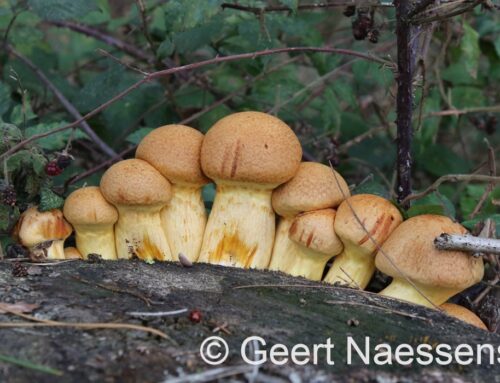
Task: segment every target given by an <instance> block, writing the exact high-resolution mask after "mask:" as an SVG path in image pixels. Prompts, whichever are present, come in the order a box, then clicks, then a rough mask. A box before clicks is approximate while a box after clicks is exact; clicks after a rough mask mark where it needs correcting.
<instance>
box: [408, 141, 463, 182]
mask: <svg viewBox="0 0 500 383" xmlns="http://www.w3.org/2000/svg"><path fill="white" fill-rule="evenodd" d="M415 163H416V164H418V165H420V166H422V167H423V168H424V169H425V170H426V171H427V172H429V173H430V174H432V175H435V176H437V177H440V176H443V175H445V174H451V173H455V174H458V173H467V172H468V171H469V164H468V162H467V160H466V159H464V158H463V157H461V156H459V155H458V154H456V153H455V152H454V151H452V150H451V149H450V148H448V147H446V146H443V145H439V144H435V145H429V146H428V147H426V148H425V149H424V151H423V152H422V153H419V154H418V157H417V158H416V161H415Z"/></svg>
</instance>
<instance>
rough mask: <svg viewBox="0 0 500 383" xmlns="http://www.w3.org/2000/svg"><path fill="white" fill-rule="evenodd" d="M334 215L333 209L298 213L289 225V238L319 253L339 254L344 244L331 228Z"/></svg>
mask: <svg viewBox="0 0 500 383" xmlns="http://www.w3.org/2000/svg"><path fill="white" fill-rule="evenodd" d="M335 215H336V213H335V210H333V209H322V210H316V211H311V212H307V213H303V214H300V215H299V216H297V217H296V218H295V219H294V220H293V222H292V225H291V226H290V229H289V237H290V239H291V240H292V241H294V242H295V243H297V244H299V245H302V246H305V247H307V248H309V249H311V250H314V251H317V252H319V253H323V254H328V255H332V256H333V255H337V254H339V253H340V252H341V251H342V249H343V248H344V245H343V244H342V242H341V241H340V238H339V237H338V236H337V234H335V231H334V230H333V224H334V222H335Z"/></svg>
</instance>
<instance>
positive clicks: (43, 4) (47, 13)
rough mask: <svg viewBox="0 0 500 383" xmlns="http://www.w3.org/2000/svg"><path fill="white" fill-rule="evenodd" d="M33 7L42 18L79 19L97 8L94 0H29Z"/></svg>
mask: <svg viewBox="0 0 500 383" xmlns="http://www.w3.org/2000/svg"><path fill="white" fill-rule="evenodd" d="M28 4H29V5H30V7H31V9H32V10H33V11H34V12H35V13H36V14H37V15H38V16H40V17H41V18H42V19H46V20H67V19H79V18H81V17H83V16H85V15H87V14H88V13H90V12H92V11H95V10H97V9H98V8H97V4H96V3H95V1H94V0H29V1H28Z"/></svg>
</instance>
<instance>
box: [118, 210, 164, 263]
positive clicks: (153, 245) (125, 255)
mask: <svg viewBox="0 0 500 383" xmlns="http://www.w3.org/2000/svg"><path fill="white" fill-rule="evenodd" d="M116 207H117V209H118V222H117V223H116V226H115V238H116V251H117V255H118V258H119V259H130V258H132V257H133V256H137V257H138V258H140V259H142V260H145V261H153V260H157V261H171V260H172V255H171V252H170V248H169V246H168V243H167V238H166V236H165V234H164V232H163V229H162V226H161V219H160V210H161V208H162V207H163V204H162V205H150V206H144V205H141V206H132V205H130V206H123V205H118V206H116Z"/></svg>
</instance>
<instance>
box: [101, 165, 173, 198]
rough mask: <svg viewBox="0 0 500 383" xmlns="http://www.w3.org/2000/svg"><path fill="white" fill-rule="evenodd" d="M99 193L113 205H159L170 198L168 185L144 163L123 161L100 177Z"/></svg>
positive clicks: (163, 178)
mask: <svg viewBox="0 0 500 383" xmlns="http://www.w3.org/2000/svg"><path fill="white" fill-rule="evenodd" d="M101 192H102V194H103V196H104V198H106V200H108V201H109V202H111V203H112V204H113V205H161V204H166V203H168V202H169V201H170V198H171V197H172V191H171V186H170V182H168V181H167V179H166V178H165V177H163V176H162V175H161V174H160V173H159V172H158V170H156V169H155V168H154V167H153V166H151V165H150V164H148V163H147V162H146V161H143V160H138V159H130V160H123V161H120V162H117V163H116V164H114V165H113V166H111V167H110V168H109V169H108V170H106V172H105V173H104V174H103V176H102V178H101Z"/></svg>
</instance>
